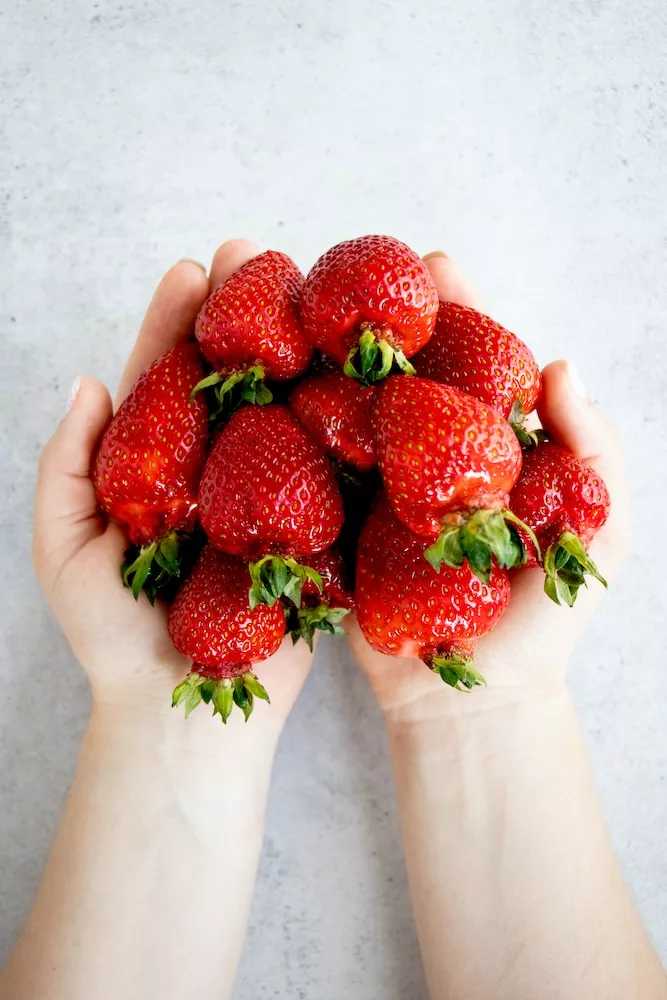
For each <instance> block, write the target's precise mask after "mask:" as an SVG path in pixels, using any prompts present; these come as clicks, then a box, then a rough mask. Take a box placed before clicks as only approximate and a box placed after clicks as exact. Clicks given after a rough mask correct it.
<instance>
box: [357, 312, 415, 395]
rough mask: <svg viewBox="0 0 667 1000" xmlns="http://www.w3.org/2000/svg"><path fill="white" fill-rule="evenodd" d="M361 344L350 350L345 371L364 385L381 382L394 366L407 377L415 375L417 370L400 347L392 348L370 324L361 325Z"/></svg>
mask: <svg viewBox="0 0 667 1000" xmlns="http://www.w3.org/2000/svg"><path fill="white" fill-rule="evenodd" d="M361 331H362V333H361V336H360V337H359V342H358V343H357V344H355V345H354V347H352V348H351V349H350V352H349V354H348V356H347V358H346V360H345V365H344V367H343V371H344V372H345V374H346V375H349V376H350V378H355V379H357V380H358V381H360V382H363V383H364V385H372V384H373V383H374V382H381V381H382V379H385V378H386V377H387V375H389V373H390V372H391V370H392V368H393V367H394V364H396V366H397V368H398V369H399V371H402V372H403V373H404V374H405V375H414V374H415V370H414V368H413V367H412V365H411V364H410V362H409V361H408V359H407V358H406V356H405V354H404V353H403V351H401V350H400V348H398V347H392V346H391V344H389V343H388V342H387V341H386V340H385V339H384V338H383V337H381V336H379V334H378V332H377V331H374V330H373V329H372V328H371V327H370V326H369V324H367V323H362V324H361Z"/></svg>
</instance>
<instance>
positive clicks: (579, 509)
mask: <svg viewBox="0 0 667 1000" xmlns="http://www.w3.org/2000/svg"><path fill="white" fill-rule="evenodd" d="M510 506H511V508H512V510H513V511H514V513H515V515H516V516H517V517H519V518H520V519H521V520H522V521H524V522H525V523H526V524H527V525H530V527H531V528H532V530H533V532H534V533H535V535H536V536H537V539H538V542H539V544H540V545H541V546H542V548H543V550H544V571H545V573H546V579H545V581H544V590H545V592H546V593H547V594H548V595H549V597H550V598H551V599H552V601H555V602H556V604H560V602H561V601H563V602H564V603H565V604H567V605H569V606H570V607H571V606H572V605H573V604H574V601H575V599H576V596H577V592H578V590H579V587H580V586H581V585H582V583H583V584H585V583H586V574H587V573H590V574H591V576H594V577H595V578H596V580H599V581H600V583H601V584H603V586H605V587H606V586H607V583H606V581H605V579H604V577H603V576H601V575H600V572H599V570H598V568H597V566H596V565H595V563H594V562H593V560H592V559H591V558H590V557H589V556H588V555H587V550H588V546H589V545H590V543H591V541H592V539H593V537H594V535H595V534H596V532H597V531H599V529H600V528H601V527H602V525H603V524H604V523H605V521H606V520H607V517H608V516H609V506H610V502H609V494H608V492H607V487H606V486H605V484H604V483H603V481H602V479H601V478H600V476H598V474H597V473H596V472H595V471H594V470H593V469H591V467H590V466H588V465H586V464H585V463H584V462H581V461H580V460H579V459H578V458H576V457H575V456H574V455H573V454H572V452H571V451H568V450H567V448H562V447H561V446H560V445H557V444H553V443H552V442H550V441H547V442H544V443H540V444H539V445H538V447H537V448H535V449H534V450H533V451H528V452H526V453H525V455H524V458H523V468H522V470H521V476H520V478H519V481H518V482H517V484H516V486H515V487H514V489H513V490H512V493H511V495H510ZM525 542H526V548H527V551H528V565H536V563H537V561H538V560H537V558H536V553H535V549H534V547H533V546H532V544H531V542H530V540H529V539H526V540H525Z"/></svg>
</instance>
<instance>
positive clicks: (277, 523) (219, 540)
mask: <svg viewBox="0 0 667 1000" xmlns="http://www.w3.org/2000/svg"><path fill="white" fill-rule="evenodd" d="M199 517H200V520H201V524H202V527H203V528H204V530H205V532H206V534H207V535H208V537H209V539H210V541H211V542H212V543H213V545H215V546H216V547H217V548H219V549H222V550H223V551H224V552H229V553H231V554H232V555H240V556H244V557H245V558H247V559H255V558H259V557H260V556H262V555H266V554H269V553H272V554H276V555H286V556H292V557H295V558H299V557H300V556H305V555H309V554H310V553H312V552H320V551H321V550H322V549H325V548H328V546H329V545H331V544H333V542H334V541H335V540H336V538H337V536H338V533H339V531H340V529H341V527H342V524H343V506H342V501H341V497H340V493H339V491H338V486H337V484H336V479H335V476H334V474H333V471H332V468H331V464H330V462H329V460H328V459H327V457H326V456H325V454H324V452H323V451H322V450H321V448H320V447H319V446H318V445H317V444H316V443H315V442H314V441H313V440H312V439H311V438H310V436H309V435H308V434H307V433H306V431H305V430H304V429H303V427H302V426H301V424H300V423H299V422H298V421H297V420H296V418H295V417H294V416H292V414H291V413H290V411H289V410H288V409H287V407H285V406H279V405H275V404H272V405H269V406H261V407H258V406H248V407H245V408H244V409H241V410H239V411H238V412H237V413H235V414H234V416H233V417H232V419H231V420H230V421H229V423H228V424H227V426H226V427H225V428H224V430H223V431H222V433H221V434H220V436H219V437H218V439H217V441H216V443H215V445H214V446H213V450H212V451H211V454H210V456H209V459H208V461H207V463H206V466H205V468H204V472H203V475H202V478H201V483H200V487H199Z"/></svg>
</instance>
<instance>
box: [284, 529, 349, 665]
mask: <svg viewBox="0 0 667 1000" xmlns="http://www.w3.org/2000/svg"><path fill="white" fill-rule="evenodd" d="M308 562H309V563H310V568H311V569H312V570H314V571H315V572H316V573H318V574H319V576H320V579H321V581H322V591H321V593H320V591H319V590H318V587H317V584H316V583H315V582H314V581H313V580H312V579H308V580H305V581H304V584H303V589H302V591H301V607H299V608H296V607H295V606H293V605H292V606H291V607H289V609H288V610H287V611H286V615H287V631H288V632H290V633H291V636H292V640H293V641H294V642H297V641H298V640H299V639H300V638H301V639H304V640H305V642H307V643H308V646H309V647H310V649H312V648H313V636H314V634H315V630H316V629H317V630H319V631H322V632H330V633H333V634H342V633H343V632H344V629H343V628H342V627H341V624H340V623H341V621H342V620H343V618H344V617H345V615H347V614H349V612H350V611H351V609H352V608H353V607H354V596H353V595H352V593H351V592H350V590H349V588H348V586H347V582H346V580H345V570H344V567H343V560H342V557H341V554H340V552H339V551H338V549H337V548H333V549H325V550H324V552H317V553H315V554H314V555H312V556H309V558H308Z"/></svg>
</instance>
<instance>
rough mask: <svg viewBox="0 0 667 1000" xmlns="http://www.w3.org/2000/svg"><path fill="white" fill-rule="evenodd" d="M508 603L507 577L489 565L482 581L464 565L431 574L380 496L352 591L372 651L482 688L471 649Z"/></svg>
mask: <svg viewBox="0 0 667 1000" xmlns="http://www.w3.org/2000/svg"><path fill="white" fill-rule="evenodd" d="M509 598H510V586H509V578H508V575H507V573H506V572H505V571H504V570H502V569H499V568H498V567H497V566H494V567H493V568H492V570H491V573H490V578H489V581H488V583H485V582H483V581H482V580H479V579H478V578H477V576H475V574H474V573H473V572H472V570H471V569H470V568H469V566H467V565H463V566H461V567H460V568H459V569H454V568H452V567H450V566H443V567H442V570H441V571H440V573H437V572H436V571H435V570H434V569H433V567H432V566H431V565H430V564H429V563H428V562H427V561H426V559H424V543H423V539H421V538H419V537H418V536H416V535H413V534H412V532H410V531H409V530H408V529H407V528H406V527H405V525H403V524H401V522H400V521H399V520H398V519H397V518H396V516H395V514H394V513H393V511H392V510H391V508H390V506H389V504H388V502H387V499H386V497H385V496H384V495H382V494H381V495H380V498H379V502H378V503H377V505H376V507H375V508H374V510H373V512H372V513H371V515H370V517H369V518H368V520H367V522H366V524H365V525H364V528H363V530H362V532H361V538H360V541H359V555H358V562H357V588H356V594H355V599H356V610H357V619H358V621H359V626H360V628H361V630H362V632H363V634H364V636H365V637H366V640H367V641H368V643H369V644H370V645H371V646H372V647H373V649H376V650H378V652H380V653H387V654H388V655H389V656H413V657H414V656H417V657H419V658H420V659H422V660H423V661H424V663H426V665H427V666H428V667H430V669H431V670H433V671H434V672H435V673H439V674H440V676H441V677H442V679H443V681H445V683H447V684H451V686H452V687H456V688H459V689H462V688H472V687H474V686H475V685H477V684H484V683H485V681H484V678H483V677H482V676H481V675H480V674H479V673H477V671H476V670H475V669H474V666H473V663H472V660H471V656H472V652H473V650H474V647H475V644H476V642H477V640H478V639H479V637H480V636H482V635H484V634H485V633H486V632H488V631H489V630H490V629H492V628H493V627H494V625H495V624H496V623H497V622H498V620H499V619H500V617H501V615H502V614H503V612H504V611H505V608H506V607H507V604H508V603H509Z"/></svg>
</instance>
